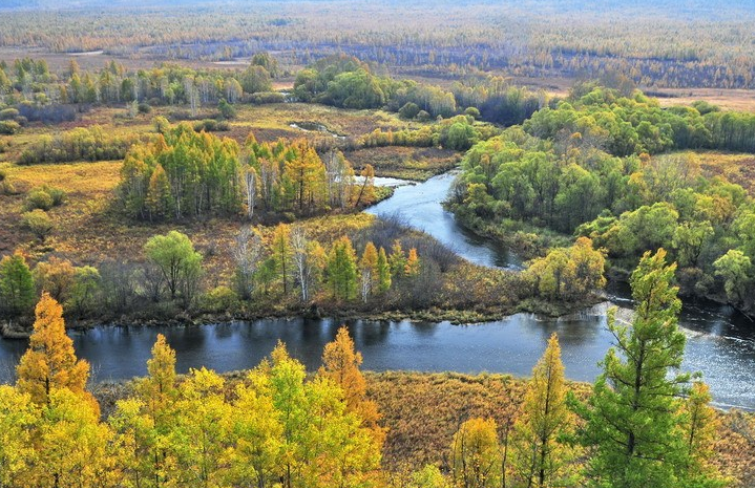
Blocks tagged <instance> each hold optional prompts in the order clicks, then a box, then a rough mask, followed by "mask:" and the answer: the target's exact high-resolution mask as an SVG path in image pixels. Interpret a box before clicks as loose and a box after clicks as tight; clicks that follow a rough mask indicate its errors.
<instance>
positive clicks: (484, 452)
mask: <svg viewBox="0 0 755 488" xmlns="http://www.w3.org/2000/svg"><path fill="white" fill-rule="evenodd" d="M497 431H498V428H497V426H496V423H495V420H493V419H482V418H473V419H470V420H467V421H466V422H464V423H463V424H461V427H459V430H458V431H457V432H456V434H454V438H453V442H452V444H451V455H452V459H451V469H452V473H453V478H454V484H455V486H456V487H458V488H494V487H495V488H498V487H499V486H500V480H501V450H500V446H499V444H498V432H497Z"/></svg>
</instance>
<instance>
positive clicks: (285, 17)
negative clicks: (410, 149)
mask: <svg viewBox="0 0 755 488" xmlns="http://www.w3.org/2000/svg"><path fill="white" fill-rule="evenodd" d="M37 3H38V4H42V5H48V6H49V3H45V2H40V1H39V0H38V1H37ZM52 3H54V2H52ZM77 5H79V4H77ZM256 5H258V8H255V9H252V10H250V9H248V6H247V5H246V4H244V3H243V2H230V3H223V4H222V7H220V6H219V4H218V3H215V4H212V3H211V4H205V6H204V8H203V9H202V10H201V11H194V10H193V9H191V8H187V6H186V4H185V3H184V2H169V3H167V4H166V3H165V2H163V3H162V5H160V4H157V5H152V4H150V5H149V7H150V8H148V9H144V8H139V7H142V6H144V3H139V2H137V3H132V2H128V5H124V2H114V3H110V2H108V4H107V5H103V6H101V7H98V8H95V9H89V10H87V9H85V8H77V9H70V10H64V11H63V12H62V14H59V13H57V12H55V11H53V10H52V9H51V10H47V11H45V10H42V11H31V12H30V11H18V12H6V13H4V15H3V17H2V19H0V46H15V47H19V46H20V47H26V48H32V47H33V48H43V49H47V50H49V51H52V52H58V53H71V52H87V51H97V50H103V51H104V52H105V54H106V55H114V56H123V57H128V58H144V59H174V60H179V59H186V60H206V61H230V60H235V59H238V58H246V57H250V56H252V55H253V54H254V53H256V52H259V51H262V50H268V51H272V52H276V53H280V56H281V58H282V59H283V60H284V61H285V63H286V65H289V66H296V65H307V64H310V63H312V62H313V61H315V60H317V59H319V58H321V57H323V56H328V55H331V54H336V53H339V52H345V53H348V54H350V55H354V56H358V57H360V58H362V59H365V60H369V61H373V62H377V63H381V64H386V65H389V66H396V67H401V68H406V67H416V68H421V69H423V70H426V71H428V72H431V71H435V72H436V74H437V75H439V76H443V77H445V76H447V75H448V74H449V73H453V74H454V75H456V76H461V75H464V74H468V73H469V72H471V71H474V70H478V69H479V70H484V71H493V70H495V71H496V72H502V73H503V74H505V75H507V76H530V77H538V78H543V77H564V76H566V77H572V78H573V77H578V78H580V77H587V78H594V77H598V76H600V75H601V74H602V73H605V72H617V73H626V74H627V75H628V76H629V78H630V79H631V80H632V81H633V82H634V83H637V84H640V85H643V86H661V87H693V86H695V87H700V86H704V87H719V88H752V87H753V86H755V78H754V77H753V72H754V70H753V68H755V55H754V54H753V53H752V52H751V51H748V50H747V49H743V48H742V46H750V45H752V44H753V41H754V40H755V39H754V37H753V36H755V34H754V33H753V31H752V29H751V28H750V26H751V25H752V21H753V17H754V12H753V9H752V6H751V5H750V4H749V3H748V2H736V1H733V0H719V1H718V2H702V1H695V2H685V3H684V4H683V5H680V4H679V3H678V2H672V1H670V0H661V1H657V2H652V1H650V0H643V1H640V2H601V3H600V4H599V5H592V4H590V5H589V6H588V5H586V4H585V3H584V2H578V1H575V0H571V1H567V2H556V1H554V0H524V1H521V2H515V3H513V4H512V3H500V2H497V3H496V2H461V3H458V2H447V1H446V2H441V3H440V4H436V3H431V2H427V1H421V2H411V3H403V2H391V3H390V4H384V3H381V4H373V3H370V2H367V1H364V0H362V1H355V2H350V3H349V4H348V5H346V6H344V5H343V4H341V3H336V2H333V1H324V2H322V1H321V2H314V3H312V2H309V3H308V2H302V1H288V2H258V3H257V4H256ZM25 6H26V5H25ZM31 7H33V4H32V5H31ZM54 9H56V10H57V9H60V5H59V4H55V5H54ZM335 11H337V12H338V15H337V16H334V15H333V12H335ZM616 18H620V19H622V21H621V22H619V23H617V22H615V19H616Z"/></svg>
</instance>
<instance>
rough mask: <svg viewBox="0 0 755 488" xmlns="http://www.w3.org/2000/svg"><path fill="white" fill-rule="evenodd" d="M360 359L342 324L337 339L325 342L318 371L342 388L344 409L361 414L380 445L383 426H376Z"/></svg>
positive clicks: (376, 416) (375, 413) (377, 415)
mask: <svg viewBox="0 0 755 488" xmlns="http://www.w3.org/2000/svg"><path fill="white" fill-rule="evenodd" d="M362 361H363V359H362V354H361V353H360V352H358V351H356V350H355V348H354V340H353V339H352V338H351V336H350V335H349V329H347V328H346V327H341V328H340V329H338V334H336V339H335V340H334V341H333V342H330V343H328V344H326V345H325V349H324V351H323V355H322V362H323V366H322V367H320V370H319V372H318V374H319V375H320V376H322V377H325V378H329V379H331V380H332V381H334V382H335V383H336V384H337V385H338V386H340V387H341V388H342V389H343V393H344V398H345V400H346V407H347V409H348V410H349V411H351V412H354V413H356V414H357V415H359V417H361V419H362V421H363V422H364V426H365V427H368V428H369V429H370V430H371V431H372V432H373V434H374V438H375V440H376V441H377V442H378V444H379V445H381V446H382V445H383V441H384V440H385V434H386V429H384V428H383V427H381V426H380V425H378V421H379V420H380V412H378V406H377V403H375V402H374V401H372V400H370V399H369V398H367V381H366V380H365V378H364V375H363V374H362V372H361V371H360V370H359V367H360V366H361V365H362Z"/></svg>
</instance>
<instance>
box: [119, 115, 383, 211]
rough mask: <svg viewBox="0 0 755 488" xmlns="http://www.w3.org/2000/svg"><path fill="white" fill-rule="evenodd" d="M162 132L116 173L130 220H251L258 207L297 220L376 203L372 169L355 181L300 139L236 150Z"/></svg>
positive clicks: (251, 142) (204, 138) (181, 129)
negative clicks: (211, 217) (219, 217)
mask: <svg viewBox="0 0 755 488" xmlns="http://www.w3.org/2000/svg"><path fill="white" fill-rule="evenodd" d="M161 127H162V128H161V130H162V132H161V134H159V135H158V136H157V138H156V139H155V141H154V142H151V143H147V144H141V145H136V146H133V147H132V148H131V149H130V150H129V152H128V153H127V154H126V158H125V160H124V163H123V168H122V169H121V183H120V185H119V187H118V194H119V195H120V204H121V206H122V208H123V209H124V210H125V211H126V213H127V214H128V215H130V216H131V217H133V218H138V219H143V220H149V221H155V220H171V221H175V220H181V219H185V218H192V217H199V216H207V215H225V216H229V215H236V214H241V213H244V214H246V215H247V216H248V217H249V218H252V217H253V216H254V212H255V209H257V208H260V209H261V210H263V211H264V212H273V213H276V212H277V213H279V212H294V213H296V214H300V215H301V214H314V213H317V212H322V211H326V210H330V209H346V208H356V207H360V206H364V205H369V204H370V203H372V202H373V201H374V200H375V190H374V176H375V174H374V170H373V169H372V167H371V166H369V165H367V166H365V168H364V169H363V170H362V172H361V177H362V179H361V181H359V182H358V181H357V180H356V179H355V175H354V170H353V169H352V167H351V165H350V163H349V162H348V161H347V160H346V158H344V156H343V154H342V153H340V152H339V151H331V152H329V153H328V154H326V155H325V157H324V158H321V157H320V155H318V153H317V152H316V150H315V148H314V147H313V146H312V145H310V143H309V142H306V141H304V140H302V141H294V142H286V141H283V140H279V141H278V142H275V143H262V144H260V143H258V142H257V141H256V140H255V139H254V136H253V135H251V134H250V136H249V137H248V138H247V141H246V143H245V144H244V147H243V148H242V147H240V146H239V145H238V143H236V142H235V141H234V140H231V139H227V138H224V139H220V138H218V137H216V136H214V135H211V134H208V133H206V132H201V133H197V132H196V131H195V130H194V129H193V128H192V127H191V126H190V125H188V124H186V123H182V124H179V125H178V126H176V127H174V128H171V127H170V126H169V125H166V126H161ZM323 159H324V160H323Z"/></svg>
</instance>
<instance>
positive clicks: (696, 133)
mask: <svg viewBox="0 0 755 488" xmlns="http://www.w3.org/2000/svg"><path fill="white" fill-rule="evenodd" d="M753 130H755V118H753V116H752V115H750V114H744V113H735V112H722V111H720V110H718V109H717V108H716V107H712V106H710V105H709V104H706V103H704V102H701V103H699V104H696V105H695V106H694V107H685V108H672V109H667V110H662V109H661V108H660V107H659V106H658V104H657V102H656V101H654V100H652V99H649V98H647V97H645V96H644V95H642V94H641V93H639V92H635V93H633V94H632V95H631V96H629V97H624V96H622V95H621V94H620V93H619V92H617V91H615V90H610V89H605V88H602V87H596V86H592V85H584V86H579V87H577V88H575V90H574V91H573V92H572V94H571V96H570V98H568V99H566V100H563V101H561V102H559V103H558V104H557V105H556V106H555V107H553V108H550V107H547V108H545V109H543V110H540V111H538V112H537V113H535V114H534V115H533V116H532V118H530V119H529V120H527V121H526V122H525V123H524V124H523V125H522V126H521V127H519V126H517V127H512V128H510V129H507V130H506V131H504V133H503V134H502V135H501V136H497V137H494V138H492V139H489V140H487V141H485V142H481V143H479V144H477V145H476V146H474V147H473V148H472V149H471V150H470V151H469V152H468V153H467V155H466V156H465V159H464V162H463V164H462V167H463V170H464V171H463V175H462V177H461V179H460V184H459V186H458V187H457V189H456V193H455V195H453V197H452V202H451V206H452V207H453V208H454V209H455V210H456V212H457V215H458V216H459V217H460V218H462V220H464V221H465V222H467V224H468V225H470V226H472V227H475V228H479V229H487V230H488V231H489V232H494V233H499V234H501V235H507V237H506V238H508V239H514V240H516V236H513V237H512V234H516V233H519V234H523V232H522V225H523V224H526V225H531V226H534V227H535V228H546V229H552V230H554V231H557V232H559V233H562V234H568V235H576V236H585V237H589V238H591V239H592V240H593V242H594V244H595V246H596V247H598V248H602V249H605V250H606V251H607V253H608V258H609V263H610V264H611V267H612V268H613V269H614V271H615V272H620V271H621V269H622V268H623V269H625V270H626V269H631V268H632V267H633V266H634V264H635V263H636V262H637V259H638V258H639V257H640V256H641V255H642V253H644V252H645V250H647V249H654V248H658V247H663V248H666V249H668V250H669V251H670V252H672V253H673V257H674V260H676V261H677V262H678V263H679V270H678V277H679V279H680V280H681V284H682V287H683V290H684V292H685V293H687V294H693V295H698V296H718V297H723V298H724V299H725V300H727V301H729V302H730V303H732V304H734V305H736V306H737V307H740V308H742V309H743V310H749V309H750V308H751V307H752V300H753V297H752V296H751V294H747V293H745V292H744V290H746V289H747V288H748V287H749V283H750V282H751V281H750V280H752V274H751V267H750V266H751V265H750V261H751V259H753V258H755V255H753V254H752V250H751V249H750V248H751V246H750V244H749V242H750V240H751V235H752V232H751V229H750V228H749V227H748V224H747V222H749V221H751V220H752V205H753V203H752V196H751V195H750V194H749V193H748V192H747V191H746V190H745V189H744V188H743V187H741V186H740V185H738V184H736V183H731V182H730V181H728V180H727V179H726V178H725V177H722V176H711V175H706V174H705V172H704V171H703V170H702V168H701V164H700V162H699V159H698V156H697V155H696V154H695V153H693V152H684V151H685V150H688V149H701V148H708V149H724V150H730V151H747V152H752V151H753V150H755V148H753V147H752V144H753V141H755V137H753V136H754V135H755V132H753ZM680 151H682V152H680Z"/></svg>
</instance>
